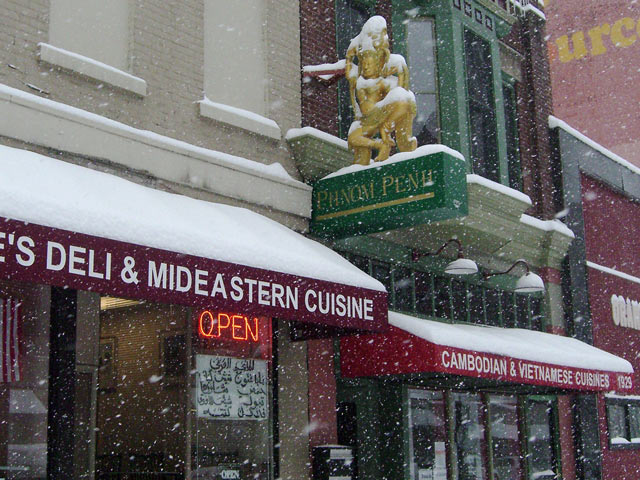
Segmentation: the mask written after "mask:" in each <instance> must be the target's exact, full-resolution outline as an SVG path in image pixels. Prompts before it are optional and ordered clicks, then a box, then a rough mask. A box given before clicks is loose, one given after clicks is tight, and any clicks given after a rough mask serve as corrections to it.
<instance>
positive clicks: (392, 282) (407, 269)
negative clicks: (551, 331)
mask: <svg viewBox="0 0 640 480" xmlns="http://www.w3.org/2000/svg"><path fill="white" fill-rule="evenodd" d="M339 253H340V254H341V255H343V256H344V257H345V258H347V260H349V261H350V262H351V263H353V264H354V265H356V266H357V267H358V268H360V269H361V270H363V271H364V272H365V273H367V274H369V275H371V276H374V269H375V268H388V271H389V277H388V278H389V280H388V287H389V288H388V290H389V295H388V302H389V309H391V310H394V311H398V312H400V313H406V314H409V315H413V316H417V317H420V318H426V319H429V320H436V321H440V322H445V323H456V324H470V325H486V326H495V327H500V328H525V329H528V330H535V331H540V332H545V331H546V327H547V322H548V316H547V311H546V303H545V297H544V295H543V294H542V293H530V294H522V293H516V292H515V291H513V290H512V288H513V286H514V285H515V282H516V277H511V276H508V277H507V278H506V279H503V280H502V281H501V282H499V283H498V280H497V279H495V280H493V281H492V282H491V283H487V282H486V281H483V280H482V278H481V277H477V276H473V277H474V278H464V277H460V276H452V275H447V274H445V273H444V271H443V270H444V266H445V264H446V262H447V260H446V259H441V258H434V259H431V263H429V264H428V265H425V264H424V263H423V262H424V261H421V263H420V264H419V265H416V264H410V263H408V262H398V261H396V262H394V263H392V262H390V261H385V260H381V259H379V258H373V257H370V256H367V255H365V254H363V253H362V252H360V253H351V252H347V251H342V252H340V251H339ZM398 272H402V276H401V278H403V279H404V278H409V277H410V278H411V284H410V288H411V293H410V296H411V300H412V302H411V307H410V308H409V309H400V308H398V304H397V295H396V282H397V281H398V279H397V278H396V277H397V276H398ZM406 273H409V277H407V276H406ZM419 277H422V278H423V279H425V280H427V281H428V282H429V288H428V290H429V291H430V292H431V308H430V311H431V314H427V313H424V312H422V311H420V310H419V309H418V302H419V299H422V298H423V297H422V296H420V294H419V293H420V292H419V291H418V284H419ZM438 283H440V284H444V287H445V288H446V289H447V290H448V292H442V290H437V289H436V286H437V284H438ZM454 284H464V285H465V289H466V290H465V320H463V321H456V320H455V314H454V310H455V309H454V307H455V305H456V303H455V302H454V298H453V297H454V295H453V290H452V289H453V286H454ZM478 288H480V289H481V291H482V317H483V319H484V322H483V323H478V322H477V321H474V320H473V312H472V311H471V308H470V301H469V293H470V292H472V291H474V290H475V291H476V292H477V289H478ZM438 292H439V293H438ZM491 292H495V293H496V294H497V297H498V303H497V304H496V305H495V308H493V310H495V311H497V313H498V318H497V319H496V321H493V322H492V321H490V320H489V318H488V316H487V312H488V311H489V303H488V301H487V297H488V295H489V293H491ZM440 296H441V297H442V298H443V305H442V306H440V307H439V306H438V305H439V303H438V298H440ZM445 297H446V298H445ZM503 300H504V302H505V304H508V305H511V306H512V311H513V325H505V324H506V323H507V319H505V318H504V315H505V311H504V310H505V304H503ZM523 300H526V306H525V310H526V312H527V313H526V321H525V322H524V324H522V323H521V322H520V321H519V320H518V302H519V301H520V302H521V301H523ZM423 301H424V302H425V303H426V300H423ZM534 304H537V305H539V310H536V311H534V309H533V308H534ZM439 308H444V309H445V310H446V311H447V312H448V315H447V316H446V317H443V316H437V315H436V313H437V312H438V309H439ZM538 319H540V320H538ZM538 323H539V325H538V328H533V327H534V326H535V325H534V324H538Z"/></svg>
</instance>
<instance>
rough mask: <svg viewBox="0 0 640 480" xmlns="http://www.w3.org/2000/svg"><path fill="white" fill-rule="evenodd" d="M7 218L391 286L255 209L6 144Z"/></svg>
mask: <svg viewBox="0 0 640 480" xmlns="http://www.w3.org/2000/svg"><path fill="white" fill-rule="evenodd" d="M132 205H135V208H132ZM0 217H5V218H11V219H15V220H20V221H25V222H29V223H35V224H38V225H43V226H46V227H52V228H57V229H63V230H69V231H72V232H78V233H83V234H86V235H93V236H96V237H102V238H109V239H112V240H117V241H122V242H127V243H132V244H136V245H143V246H148V247H153V248H159V249H163V250H169V251H173V252H177V253H184V254H187V255H194V256H198V257H204V258H210V259H214V260H219V261H225V262H231V263H235V264H240V265H247V266H251V267H255V268H263V269H267V270H272V271H278V272H283V273H288V274H292V275H298V276H304V277H308V278H315V279H319V280H326V281H331V282H336V283H341V284H345V285H353V286H356V287H362V288H370V289H373V290H377V291H385V288H384V286H383V285H382V284H381V283H380V282H378V281H377V280H375V279H373V278H371V277H369V276H368V275H366V274H365V273H364V272H362V271H361V270H359V269H358V268H357V267H355V266H354V265H352V264H351V263H349V262H348V261H347V260H346V259H344V258H343V257H342V256H340V255H339V254H338V253H336V252H334V251H333V250H331V249H329V248H327V247H325V246H324V245H322V244H320V243H318V242H315V241H313V240H311V239H308V238H306V237H304V236H303V235H301V234H299V233H296V232H294V231H293V230H290V229H289V228H287V227H285V226H284V225H282V224H280V223H278V222H275V221H273V220H271V219H269V218H267V217H264V216H262V215H259V214H257V213H255V212H253V211H251V210H248V209H245V208H239V207H233V206H229V205H223V204H217V203H212V202H206V201H203V200H197V199H194V198H191V197H187V196H184V195H177V194H173V193H168V192H164V191H160V190H156V189H153V188H149V187H145V186H142V185H139V184H137V183H134V182H131V181H129V180H125V179H123V178H120V177H117V176H114V175H110V174H107V173H103V172H99V171H96V170H92V169H89V168H86V167H81V166H78V165H73V164H70V163H67V162H63V161H61V160H56V159H52V158H49V157H46V156H43V155H40V154H37V153H34V152H30V151H27V150H21V149H17V148H12V147H7V146H4V145H0Z"/></svg>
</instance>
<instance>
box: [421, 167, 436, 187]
mask: <svg viewBox="0 0 640 480" xmlns="http://www.w3.org/2000/svg"><path fill="white" fill-rule="evenodd" d="M427 179H428V180H427ZM431 184H433V170H429V173H428V174H427V171H426V170H423V171H422V186H423V187H427V186H429V185H431Z"/></svg>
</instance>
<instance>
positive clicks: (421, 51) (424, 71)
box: [407, 18, 440, 145]
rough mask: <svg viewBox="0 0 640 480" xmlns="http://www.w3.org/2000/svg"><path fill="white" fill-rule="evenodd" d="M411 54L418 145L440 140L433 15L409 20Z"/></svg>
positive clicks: (414, 124) (408, 31)
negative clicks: (431, 17)
mask: <svg viewBox="0 0 640 480" xmlns="http://www.w3.org/2000/svg"><path fill="white" fill-rule="evenodd" d="M407 56H408V58H407V62H408V64H409V75H410V85H411V90H412V91H413V93H415V95H416V104H417V107H418V113H417V115H416V118H415V120H414V122H413V134H414V135H415V136H416V138H417V139H418V145H427V144H430V143H439V141H440V124H439V120H438V75H437V70H436V37H435V29H434V21H433V19H430V18H423V19H420V20H412V21H409V22H408V23H407Z"/></svg>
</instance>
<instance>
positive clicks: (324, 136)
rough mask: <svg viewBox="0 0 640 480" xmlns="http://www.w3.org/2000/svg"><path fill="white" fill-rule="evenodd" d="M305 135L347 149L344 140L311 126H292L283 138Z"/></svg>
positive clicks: (291, 138)
mask: <svg viewBox="0 0 640 480" xmlns="http://www.w3.org/2000/svg"><path fill="white" fill-rule="evenodd" d="M305 135H309V136H311V137H316V138H317V139H319V140H323V141H325V142H327V143H332V144H333V145H335V146H337V147H340V148H342V149H344V150H348V148H349V146H348V145H347V141H346V140H342V139H341V138H338V137H336V136H334V135H331V134H329V133H326V132H323V131H322V130H318V129H317V128H313V127H302V128H292V129H290V130H288V131H287V134H286V135H285V140H288V141H289V140H294V139H296V138H299V137H304V136H305Z"/></svg>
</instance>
